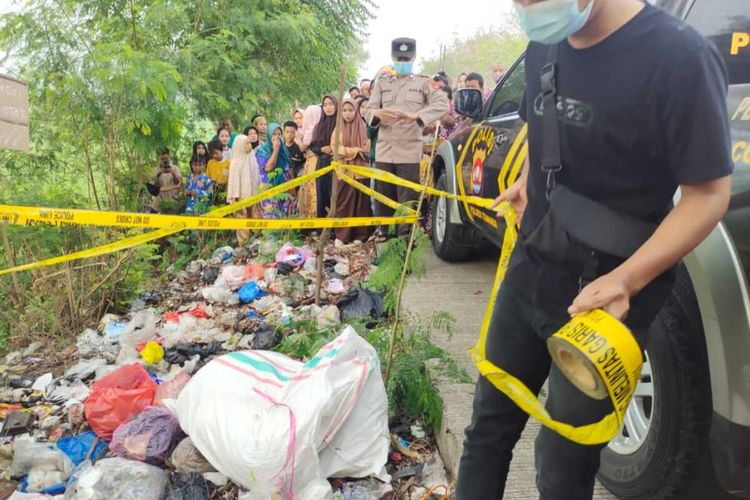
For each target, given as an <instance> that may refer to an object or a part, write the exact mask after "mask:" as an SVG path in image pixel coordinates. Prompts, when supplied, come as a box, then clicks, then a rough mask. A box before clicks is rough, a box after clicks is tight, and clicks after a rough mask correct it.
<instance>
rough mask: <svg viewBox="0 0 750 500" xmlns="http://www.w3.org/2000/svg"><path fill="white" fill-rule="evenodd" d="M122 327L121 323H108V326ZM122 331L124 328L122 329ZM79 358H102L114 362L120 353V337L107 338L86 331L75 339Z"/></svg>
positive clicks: (90, 330) (94, 331) (89, 330)
mask: <svg viewBox="0 0 750 500" xmlns="http://www.w3.org/2000/svg"><path fill="white" fill-rule="evenodd" d="M113 324H116V325H122V323H109V324H108V326H109V325H113ZM122 330H123V331H124V330H125V328H124V327H123V328H122ZM76 347H77V348H78V357H79V358H96V357H100V356H101V357H104V358H107V359H109V360H110V361H114V360H115V359H116V358H117V355H118V354H119V353H120V335H119V334H118V335H117V336H116V337H109V336H107V335H99V332H97V331H96V330H92V329H90V328H88V329H86V330H84V331H83V333H81V334H80V335H79V336H78V338H77V339H76Z"/></svg>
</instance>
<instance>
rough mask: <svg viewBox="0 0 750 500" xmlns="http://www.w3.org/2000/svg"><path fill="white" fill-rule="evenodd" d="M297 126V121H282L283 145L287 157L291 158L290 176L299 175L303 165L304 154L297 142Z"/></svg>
mask: <svg viewBox="0 0 750 500" xmlns="http://www.w3.org/2000/svg"><path fill="white" fill-rule="evenodd" d="M298 133H299V128H298V127H297V123H295V122H293V121H288V122H285V123H284V145H285V146H286V149H287V150H289V158H291V160H292V174H293V175H292V177H299V175H300V172H301V171H302V168H303V167H304V166H305V155H304V154H302V150H301V149H300V147H299V144H298V143H297V134H298Z"/></svg>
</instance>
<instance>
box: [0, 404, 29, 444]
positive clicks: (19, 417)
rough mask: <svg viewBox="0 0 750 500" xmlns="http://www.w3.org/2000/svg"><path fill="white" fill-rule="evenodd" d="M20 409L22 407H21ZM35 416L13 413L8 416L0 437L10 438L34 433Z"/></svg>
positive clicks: (18, 412)
mask: <svg viewBox="0 0 750 500" xmlns="http://www.w3.org/2000/svg"><path fill="white" fill-rule="evenodd" d="M19 407H20V405H19ZM33 424H34V414H33V413H30V412H27V411H13V412H10V413H8V414H7V416H6V417H5V421H4V422H3V428H2V431H0V436H2V437H9V436H17V435H19V434H26V433H29V432H31V431H32V425H33Z"/></svg>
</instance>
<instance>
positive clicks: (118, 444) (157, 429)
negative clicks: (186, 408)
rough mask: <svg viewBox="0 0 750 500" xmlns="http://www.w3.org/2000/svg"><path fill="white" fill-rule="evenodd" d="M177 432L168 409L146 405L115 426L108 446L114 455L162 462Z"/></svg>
mask: <svg viewBox="0 0 750 500" xmlns="http://www.w3.org/2000/svg"><path fill="white" fill-rule="evenodd" d="M179 432H180V424H179V423H178V422H177V418H175V416H174V415H172V412H170V411H169V410H167V409H166V408H162V407H159V406H150V407H148V408H146V409H145V410H143V411H142V412H141V413H139V414H138V415H136V416H135V417H134V418H133V419H132V420H129V421H128V422H125V423H124V424H122V425H121V426H119V427H118V428H117V430H115V432H114V434H113V435H112V443H110V445H109V448H110V449H111V450H112V451H113V452H114V453H115V454H116V455H118V456H121V457H123V458H129V459H131V460H140V461H141V462H148V463H151V464H157V465H158V464H162V463H163V462H164V459H165V458H166V456H167V453H168V452H169V450H170V448H172V443H174V441H175V439H176V438H177V434H178V433H179Z"/></svg>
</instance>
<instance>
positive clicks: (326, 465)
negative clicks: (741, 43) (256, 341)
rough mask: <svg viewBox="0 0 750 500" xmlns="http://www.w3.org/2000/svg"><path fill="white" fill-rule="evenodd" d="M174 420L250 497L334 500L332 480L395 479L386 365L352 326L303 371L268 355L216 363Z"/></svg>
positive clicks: (190, 388)
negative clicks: (388, 468)
mask: <svg viewBox="0 0 750 500" xmlns="http://www.w3.org/2000/svg"><path fill="white" fill-rule="evenodd" d="M175 411H176V413H177V417H178V419H179V421H180V426H181V427H182V429H183V430H184V431H185V432H186V433H187V434H188V435H189V436H190V437H191V439H192V440H193V443H194V444H195V446H196V447H197V448H198V450H200V452H201V453H202V454H203V456H204V457H205V458H206V459H207V460H208V461H209V462H210V463H211V464H212V465H213V466H214V467H216V469H217V470H219V471H220V472H222V473H224V474H226V475H227V476H229V477H230V478H232V479H233V480H234V481H235V482H237V483H239V484H240V485H242V486H243V487H245V488H246V489H248V490H250V495H251V496H249V497H248V498H253V499H264V500H265V499H268V498H271V496H272V495H279V496H281V497H282V498H295V499H302V500H307V499H310V500H317V499H320V498H328V497H329V496H330V495H331V488H330V485H329V483H328V482H327V481H326V478H327V477H335V476H344V475H345V476H349V477H365V476H369V475H375V476H378V477H379V478H380V479H382V480H385V481H388V480H389V477H388V475H387V473H386V472H385V463H386V460H387V456H388V447H389V431H388V417H387V412H388V404H387V399H386V395H385V387H384V385H383V380H382V377H381V374H380V363H379V360H378V357H377V354H376V352H375V349H373V347H372V346H371V345H369V344H368V343H367V342H366V341H364V340H363V339H362V338H360V337H359V336H358V335H357V334H356V332H355V331H354V330H353V329H352V328H350V327H347V328H346V329H345V330H344V331H343V333H342V334H341V335H340V336H339V337H338V338H336V339H335V340H334V341H333V342H331V343H329V344H327V345H326V346H324V347H323V348H322V349H321V350H320V351H319V352H318V354H317V355H316V356H315V357H314V358H312V359H311V360H310V361H308V362H307V363H301V362H298V361H294V360H292V359H290V358H288V357H286V356H284V355H281V354H278V353H274V352H268V351H245V352H236V353H230V354H227V355H225V356H221V357H219V358H216V359H214V360H212V361H211V362H210V363H209V364H208V365H206V366H205V367H204V368H203V369H201V370H200V371H199V372H198V373H197V374H196V375H195V376H194V377H193V378H192V380H191V381H190V382H189V383H188V385H187V386H186V387H185V389H184V390H183V391H182V393H181V394H180V396H179V398H178V400H177V405H176V408H175Z"/></svg>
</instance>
